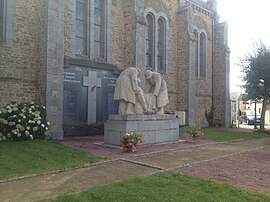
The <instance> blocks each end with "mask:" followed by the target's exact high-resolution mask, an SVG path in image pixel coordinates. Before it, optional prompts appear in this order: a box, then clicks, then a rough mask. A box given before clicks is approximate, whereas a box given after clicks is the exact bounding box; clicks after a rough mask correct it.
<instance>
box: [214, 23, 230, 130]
mask: <svg viewBox="0 0 270 202" xmlns="http://www.w3.org/2000/svg"><path fill="white" fill-rule="evenodd" d="M227 29H228V28H227V24H226V23H221V24H218V25H217V29H216V33H215V34H216V35H215V51H214V63H215V67H214V69H213V71H214V75H215V77H214V79H213V86H214V88H213V94H214V95H213V100H214V103H213V107H214V111H213V113H214V124H215V125H221V126H230V114H229V112H230V107H229V104H228V102H229V71H230V67H229V52H230V51H229V48H228V42H227Z"/></svg>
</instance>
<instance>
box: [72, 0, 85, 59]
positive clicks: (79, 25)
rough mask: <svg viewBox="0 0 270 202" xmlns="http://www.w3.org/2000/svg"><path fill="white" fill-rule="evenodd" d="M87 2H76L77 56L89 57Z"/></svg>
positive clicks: (83, 0) (82, 0) (78, 0)
mask: <svg viewBox="0 0 270 202" xmlns="http://www.w3.org/2000/svg"><path fill="white" fill-rule="evenodd" d="M87 42H88V40H87V0H76V42H75V49H76V54H80V55H87V46H86V45H87Z"/></svg>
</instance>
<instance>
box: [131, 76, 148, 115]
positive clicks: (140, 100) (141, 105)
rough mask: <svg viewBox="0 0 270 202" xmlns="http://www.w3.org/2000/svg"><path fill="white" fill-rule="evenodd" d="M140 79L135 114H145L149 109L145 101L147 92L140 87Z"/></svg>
mask: <svg viewBox="0 0 270 202" xmlns="http://www.w3.org/2000/svg"><path fill="white" fill-rule="evenodd" d="M137 79H138V81H137V82H138V92H137V93H136V101H135V106H134V112H135V114H144V112H145V111H147V105H146V101H145V94H144V92H143V90H142V88H141V87H140V85H141V80H140V79H139V78H137Z"/></svg>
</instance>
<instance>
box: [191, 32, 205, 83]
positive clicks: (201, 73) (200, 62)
mask: <svg viewBox="0 0 270 202" xmlns="http://www.w3.org/2000/svg"><path fill="white" fill-rule="evenodd" d="M193 34H194V43H195V44H194V60H195V61H194V63H195V76H196V77H197V78H205V77H206V66H207V47H206V34H205V33H204V32H200V34H199V33H198V31H197V30H196V29H194V31H193Z"/></svg>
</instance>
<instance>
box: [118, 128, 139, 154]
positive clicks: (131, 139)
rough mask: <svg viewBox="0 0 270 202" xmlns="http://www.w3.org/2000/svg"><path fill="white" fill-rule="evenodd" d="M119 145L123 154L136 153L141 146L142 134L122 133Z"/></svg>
mask: <svg viewBox="0 0 270 202" xmlns="http://www.w3.org/2000/svg"><path fill="white" fill-rule="evenodd" d="M120 144H121V148H122V149H123V151H124V152H136V151H138V149H139V148H140V147H141V146H142V134H140V133H138V132H130V133H124V134H123V135H122V138H121V140H120Z"/></svg>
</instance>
